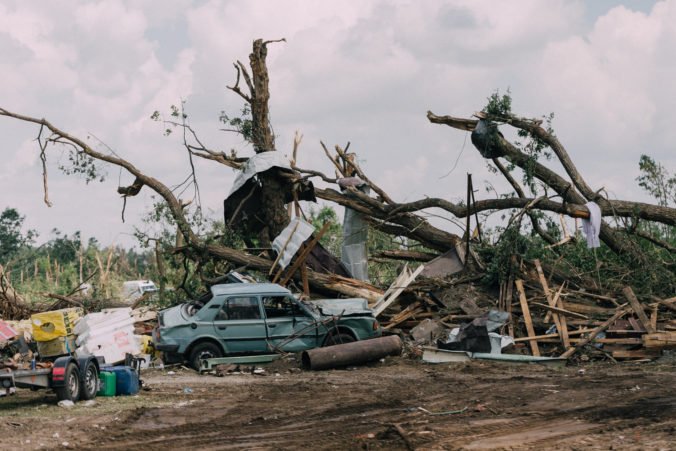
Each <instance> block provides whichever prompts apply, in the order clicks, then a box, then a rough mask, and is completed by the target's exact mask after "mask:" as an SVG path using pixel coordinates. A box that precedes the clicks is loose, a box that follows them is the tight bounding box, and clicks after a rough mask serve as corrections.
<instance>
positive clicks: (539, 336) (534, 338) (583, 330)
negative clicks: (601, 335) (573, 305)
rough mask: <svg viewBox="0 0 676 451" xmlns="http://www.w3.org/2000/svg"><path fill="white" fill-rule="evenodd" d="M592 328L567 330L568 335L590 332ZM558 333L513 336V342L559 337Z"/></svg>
mask: <svg viewBox="0 0 676 451" xmlns="http://www.w3.org/2000/svg"><path fill="white" fill-rule="evenodd" d="M593 330H594V329H580V330H571V331H569V332H568V335H582V334H586V333H587V332H592V331H593ZM559 337H560V335H559V334H558V333H556V334H546V335H536V336H534V337H519V338H515V339H514V342H515V343H516V342H519V341H530V340H546V339H548V338H559Z"/></svg>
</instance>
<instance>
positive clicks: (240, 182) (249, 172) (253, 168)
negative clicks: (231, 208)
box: [228, 151, 292, 196]
mask: <svg viewBox="0 0 676 451" xmlns="http://www.w3.org/2000/svg"><path fill="white" fill-rule="evenodd" d="M273 167H277V168H282V169H287V170H289V171H291V170H292V169H291V166H290V165H289V159H288V158H287V157H286V156H285V155H284V154H283V153H282V152H278V151H275V152H261V153H258V154H256V155H254V156H252V157H251V158H249V159H248V160H247V162H246V165H244V168H243V169H242V171H241V172H240V173H239V174H237V177H236V178H235V183H233V184H232V188H231V189H230V194H228V196H231V195H232V194H233V193H235V192H237V191H238V190H239V189H240V188H241V187H243V186H244V184H245V183H246V182H247V180H249V179H250V178H251V177H253V176H254V175H256V174H258V173H261V172H265V171H267V170H268V169H271V168H273Z"/></svg>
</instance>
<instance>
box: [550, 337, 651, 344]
mask: <svg viewBox="0 0 676 451" xmlns="http://www.w3.org/2000/svg"><path fill="white" fill-rule="evenodd" d="M583 340H586V339H585V338H571V339H570V342H571V343H573V344H578V343H580V342H581V341H583ZM539 341H540V342H541V343H558V342H559V340H557V339H555V338H541V339H540V340H539ZM592 343H602V344H609V345H610V344H612V345H640V344H643V341H642V340H641V339H640V338H595V339H594V340H592Z"/></svg>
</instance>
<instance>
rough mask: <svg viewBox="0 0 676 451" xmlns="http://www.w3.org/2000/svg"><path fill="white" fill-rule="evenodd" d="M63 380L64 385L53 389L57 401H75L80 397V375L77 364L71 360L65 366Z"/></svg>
mask: <svg viewBox="0 0 676 451" xmlns="http://www.w3.org/2000/svg"><path fill="white" fill-rule="evenodd" d="M64 382H65V385H64V386H63V387H58V388H55V389H54V391H55V392H56V397H57V398H58V399H59V401H64V400H68V401H73V402H76V401H77V400H78V399H79V397H80V375H79V374H78V369H77V365H75V364H74V363H72V362H71V363H69V364H68V366H66V371H65V373H64Z"/></svg>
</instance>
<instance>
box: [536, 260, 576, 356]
mask: <svg viewBox="0 0 676 451" xmlns="http://www.w3.org/2000/svg"><path fill="white" fill-rule="evenodd" d="M535 268H536V269H537V272H538V277H539V278H540V285H542V291H544V293H545V297H546V298H547V303H548V304H549V306H550V307H553V308H555V307H556V303H557V301H558V300H559V298H560V296H561V291H563V285H562V286H561V289H560V290H559V291H558V293H557V294H556V296H555V297H552V293H551V292H550V290H549V284H548V283H547V279H546V278H545V273H544V271H543V270H542V265H541V264H540V260H539V259H537V258H536V259H535ZM562 308H563V307H562ZM550 312H551V313H552V317H553V318H554V324H555V325H556V330H558V331H559V334H560V336H561V343H563V347H564V349H568V348H570V340H569V339H568V325H567V324H566V322H565V317H563V315H559V314H558V313H556V312H552V311H551V310H549V311H548V312H547V316H545V323H546V322H547V317H548V316H549V314H550Z"/></svg>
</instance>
